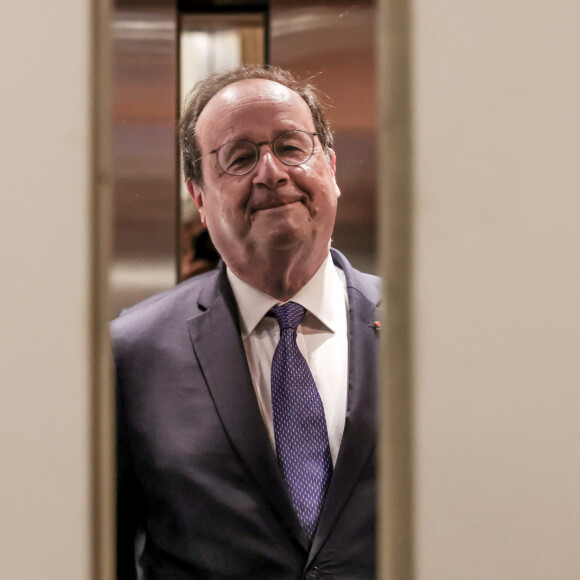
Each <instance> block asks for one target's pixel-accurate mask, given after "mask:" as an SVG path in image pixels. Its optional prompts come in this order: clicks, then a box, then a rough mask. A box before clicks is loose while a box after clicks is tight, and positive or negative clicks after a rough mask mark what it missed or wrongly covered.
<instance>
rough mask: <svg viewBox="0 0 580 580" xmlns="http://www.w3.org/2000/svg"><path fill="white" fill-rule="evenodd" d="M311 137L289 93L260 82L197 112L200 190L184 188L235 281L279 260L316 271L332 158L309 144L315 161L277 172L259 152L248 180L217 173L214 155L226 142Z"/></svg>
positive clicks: (237, 86) (324, 240) (304, 112)
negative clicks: (290, 259)
mask: <svg viewBox="0 0 580 580" xmlns="http://www.w3.org/2000/svg"><path fill="white" fill-rule="evenodd" d="M296 129H298V130H302V131H308V132H314V130H315V129H314V122H313V120H312V115H311V113H310V109H309V108H308V106H307V104H306V103H305V102H304V100H303V99H302V98H301V97H300V96H299V95H298V94H297V93H295V92H294V91H292V90H290V89H288V88H287V87H285V86H283V85H280V84H278V83H275V82H272V81H267V80H263V79H251V80H243V81H239V82H237V83H233V84H231V85H229V86H227V87H226V88H224V89H222V90H221V91H220V92H219V93H217V94H216V95H215V96H214V97H213V98H212V99H211V100H210V101H209V103H208V104H207V105H206V107H205V109H204V110H203V111H202V113H201V115H200V117H199V120H198V124H197V140H198V144H199V147H200V149H201V153H202V155H203V156H204V157H203V158H202V174H203V184H202V185H201V186H197V185H195V184H193V183H191V182H188V188H189V191H190V193H191V194H192V197H193V199H194V201H195V203H196V205H197V207H198V209H199V211H200V213H201V216H202V219H204V220H205V222H206V224H207V227H208V229H209V232H210V234H211V236H212V240H213V242H214V244H215V246H216V248H217V249H218V251H219V252H220V254H221V255H222V256H223V258H224V260H225V262H226V264H228V266H229V267H230V268H231V269H232V270H233V271H234V273H236V274H238V275H240V273H241V272H248V271H251V267H252V264H253V262H254V261H255V260H256V259H258V258H262V257H264V256H269V257H270V259H271V258H272V257H273V256H274V257H275V256H276V255H277V253H278V252H282V253H284V252H290V253H295V254H296V256H300V258H301V259H306V260H312V261H313V262H318V263H321V262H322V259H323V258H324V256H326V254H327V253H328V250H329V247H330V237H331V234H332V230H333V228H334V221H335V217H336V206H337V200H338V197H339V196H340V190H339V189H338V186H337V185H336V181H335V157H334V154H332V156H331V159H329V158H328V157H327V156H326V155H325V154H324V152H323V150H322V146H321V144H320V141H319V139H318V137H314V143H315V147H314V154H313V155H312V157H311V158H310V159H309V160H308V161H307V162H306V163H304V164H303V165H300V166H295V167H294V166H287V165H284V164H283V163H282V162H281V161H280V160H279V159H278V158H277V157H276V156H275V155H274V153H273V152H272V149H271V146H270V145H268V144H266V145H261V146H260V158H259V160H258V163H257V165H256V167H254V169H253V170H252V171H250V173H248V174H247V175H242V176H232V175H229V174H228V173H226V172H225V171H223V170H222V169H221V168H220V166H219V165H218V163H217V159H216V155H215V154H210V155H208V153H209V151H212V150H214V149H216V148H218V147H220V145H223V144H224V143H226V142H228V141H233V140H239V139H243V140H248V141H252V142H254V143H264V142H271V141H273V140H274V139H275V138H276V137H278V135H280V134H282V133H284V132H286V131H291V130H296Z"/></svg>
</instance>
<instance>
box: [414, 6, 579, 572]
mask: <svg viewBox="0 0 580 580" xmlns="http://www.w3.org/2000/svg"><path fill="white" fill-rule="evenodd" d="M413 16H414V26H413V31H412V32H413V40H412V52H413V67H414V70H413V85H412V89H413V115H414V131H413V137H414V144H415V161H414V168H413V177H414V181H415V201H414V204H415V207H414V209H415V219H414V228H413V240H414V251H413V259H414V270H413V272H414V274H413V275H414V280H413V288H414V291H413V300H414V316H415V328H414V333H415V334H414V336H415V340H414V343H413V349H414V356H415V364H414V374H415V380H416V385H415V386H416V392H415V420H416V431H415V436H416V444H417V447H416V459H415V465H416V469H417V482H416V484H417V487H416V492H415V499H416V520H415V525H416V528H415V531H416V549H417V552H416V570H417V578H419V579H420V580H491V579H493V580H518V579H522V580H524V579H525V580H552V579H556V578H557V579H562V580H564V579H565V580H572V579H575V578H580V557H579V546H580V493H579V491H578V490H580V459H579V454H578V442H579V441H580V420H579V415H580V299H579V297H580V259H579V254H580V233H579V232H580V226H579V224H578V221H579V218H580V112H579V103H580V74H579V66H578V63H579V61H578V54H580V34H578V31H579V28H578V23H579V22H580V3H578V2H577V0H557V1H555V2H540V1H538V0H530V1H528V2H520V1H516V0H502V1H501V2H500V1H497V2H496V1H494V2H469V1H468V2H458V1H450V0H439V1H438V2H432V1H431V0H416V1H415V2H414V3H413Z"/></svg>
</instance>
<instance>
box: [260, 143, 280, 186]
mask: <svg viewBox="0 0 580 580" xmlns="http://www.w3.org/2000/svg"><path fill="white" fill-rule="evenodd" d="M253 181H254V184H256V185H265V186H266V187H268V188H270V189H272V188H274V187H277V186H279V185H282V184H284V183H286V182H287V181H288V166H287V165H284V163H282V162H281V161H280V160H279V159H278V158H277V157H276V155H274V151H272V149H271V148H270V147H269V146H263V147H262V148H261V151H260V157H259V158H258V163H257V164H256V169H255V173H254V180H253Z"/></svg>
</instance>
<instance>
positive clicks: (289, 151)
mask: <svg viewBox="0 0 580 580" xmlns="http://www.w3.org/2000/svg"><path fill="white" fill-rule="evenodd" d="M272 147H273V149H274V154H275V155H276V157H278V159H279V160H280V161H282V163H284V164H286V165H302V164H303V163H306V161H308V160H309V159H310V157H311V156H312V153H313V151H314V137H313V135H311V134H310V133H306V131H289V132H288V133H282V135H279V136H278V137H276V139H274V142H273V143H272Z"/></svg>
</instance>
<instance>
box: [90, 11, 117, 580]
mask: <svg viewBox="0 0 580 580" xmlns="http://www.w3.org/2000/svg"><path fill="white" fill-rule="evenodd" d="M111 24H112V4H111V0H92V2H91V5H90V22H89V23H88V26H90V33H91V51H90V65H89V66H90V69H89V70H90V82H91V112H90V114H91V124H90V127H91V137H90V138H91V143H90V146H89V156H90V157H89V164H90V168H91V170H90V174H91V183H90V190H91V201H90V215H89V216H88V219H89V221H90V232H91V239H90V242H89V259H90V260H91V268H90V277H91V279H90V285H89V288H90V299H89V308H90V310H91V312H90V329H89V332H90V340H89V345H90V353H89V354H90V361H91V362H90V373H91V378H90V384H91V389H92V394H91V395H92V396H91V398H90V404H91V407H90V410H89V412H90V417H89V420H90V422H91V436H90V438H89V441H90V449H89V450H88V454H89V457H90V461H91V465H90V482H89V485H90V490H89V493H90V512H91V513H90V526H91V533H90V535H91V572H90V578H91V580H112V579H114V577H115V572H114V569H115V528H114V498H115V458H114V451H113V450H114V439H115V434H114V393H113V380H112V373H111V362H110V355H109V346H108V345H109V341H108V325H107V313H108V297H109V291H108V288H109V284H108V278H109V276H108V275H109V268H110V262H111V247H112V242H111V240H112V219H113V217H112V215H113V214H112V183H113V179H112V166H113V164H112V141H111V138H112V135H111V111H112V108H111V91H112V68H111V66H112V63H111V46H112V38H111V33H110V28H111Z"/></svg>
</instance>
